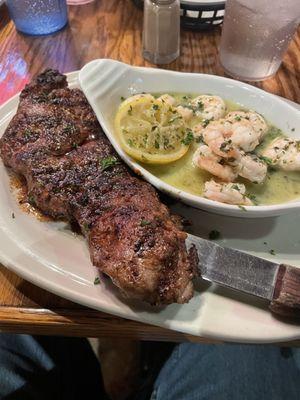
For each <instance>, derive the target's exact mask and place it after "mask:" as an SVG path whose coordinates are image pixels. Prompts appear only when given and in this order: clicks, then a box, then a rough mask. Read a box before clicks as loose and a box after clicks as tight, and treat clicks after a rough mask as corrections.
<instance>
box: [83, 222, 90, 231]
mask: <svg viewBox="0 0 300 400" xmlns="http://www.w3.org/2000/svg"><path fill="white" fill-rule="evenodd" d="M83 229H84V230H85V231H88V230H89V229H90V225H89V224H88V223H87V222H85V223H84V224H83Z"/></svg>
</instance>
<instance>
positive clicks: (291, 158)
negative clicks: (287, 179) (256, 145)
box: [262, 137, 300, 171]
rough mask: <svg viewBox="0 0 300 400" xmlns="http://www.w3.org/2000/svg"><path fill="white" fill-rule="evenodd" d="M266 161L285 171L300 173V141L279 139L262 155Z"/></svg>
mask: <svg viewBox="0 0 300 400" xmlns="http://www.w3.org/2000/svg"><path fill="white" fill-rule="evenodd" d="M262 155H263V157H265V160H266V161H267V162H269V163H270V164H272V165H274V166H277V167H279V168H280V169H282V170H284V171H300V141H299V140H294V139H290V138H282V137H281V138H277V139H275V140H274V141H273V142H272V143H270V144H269V146H268V147H267V148H266V149H265V150H264V151H263V153H262Z"/></svg>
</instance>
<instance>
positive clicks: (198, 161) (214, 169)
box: [192, 144, 237, 182]
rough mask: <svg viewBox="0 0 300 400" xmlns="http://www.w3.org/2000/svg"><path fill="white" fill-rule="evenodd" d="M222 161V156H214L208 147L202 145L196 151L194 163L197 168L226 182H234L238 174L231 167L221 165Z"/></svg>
mask: <svg viewBox="0 0 300 400" xmlns="http://www.w3.org/2000/svg"><path fill="white" fill-rule="evenodd" d="M222 161H223V160H222V158H221V157H220V156H218V155H216V154H214V153H213V152H212V151H211V149H210V148H209V147H208V146H207V145H205V144H202V145H201V146H199V147H198V149H197V150H196V151H195V153H194V155H193V161H192V162H193V165H194V166H195V167H198V168H201V169H204V170H205V171H208V172H210V173H211V174H212V175H215V176H217V177H218V178H220V179H222V180H223V181H225V182H230V181H233V180H234V179H235V178H236V177H237V174H236V173H235V172H234V170H233V168H232V167H231V166H229V165H225V164H221V162H222Z"/></svg>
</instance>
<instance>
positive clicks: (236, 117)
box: [234, 115, 242, 121]
mask: <svg viewBox="0 0 300 400" xmlns="http://www.w3.org/2000/svg"><path fill="white" fill-rule="evenodd" d="M234 119H235V120H236V121H241V119H242V118H241V117H240V116H239V115H236V116H235V117H234Z"/></svg>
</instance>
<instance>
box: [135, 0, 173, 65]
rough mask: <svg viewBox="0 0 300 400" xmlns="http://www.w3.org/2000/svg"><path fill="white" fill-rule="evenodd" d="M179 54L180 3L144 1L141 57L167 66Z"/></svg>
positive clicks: (162, 0)
mask: <svg viewBox="0 0 300 400" xmlns="http://www.w3.org/2000/svg"><path fill="white" fill-rule="evenodd" d="M179 53H180V1H179V0H145V2H144V29H143V57H144V58H145V59H146V60H148V61H150V62H151V63H154V64H168V63H170V62H172V61H174V60H175V59H176V58H177V57H178V56H179Z"/></svg>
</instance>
